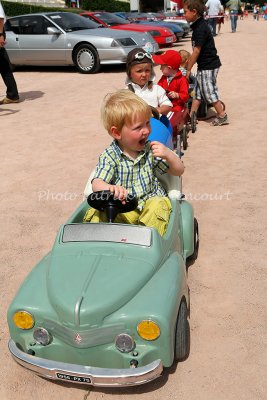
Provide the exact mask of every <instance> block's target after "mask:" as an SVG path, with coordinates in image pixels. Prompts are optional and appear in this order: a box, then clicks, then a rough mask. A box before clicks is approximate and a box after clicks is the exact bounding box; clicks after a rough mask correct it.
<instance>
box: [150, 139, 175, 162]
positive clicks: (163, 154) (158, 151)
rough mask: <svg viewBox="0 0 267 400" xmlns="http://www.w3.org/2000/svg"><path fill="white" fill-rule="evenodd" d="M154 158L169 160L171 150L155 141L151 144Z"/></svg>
mask: <svg viewBox="0 0 267 400" xmlns="http://www.w3.org/2000/svg"><path fill="white" fill-rule="evenodd" d="M150 147H151V150H152V154H153V157H159V158H165V159H166V158H167V156H168V153H169V151H171V150H170V149H168V148H167V147H166V146H164V144H162V143H160V142H156V141H153V142H151V143H150Z"/></svg>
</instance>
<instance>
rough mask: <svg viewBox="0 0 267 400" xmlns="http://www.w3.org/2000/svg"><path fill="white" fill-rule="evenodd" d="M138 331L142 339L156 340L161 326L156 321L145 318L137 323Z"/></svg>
mask: <svg viewBox="0 0 267 400" xmlns="http://www.w3.org/2000/svg"><path fill="white" fill-rule="evenodd" d="M137 332H138V334H139V336H141V338H142V339H145V340H156V339H157V338H158V337H159V336H160V327H159V326H158V325H157V324H156V322H154V321H151V320H144V321H141V322H140V323H139V324H138V325H137Z"/></svg>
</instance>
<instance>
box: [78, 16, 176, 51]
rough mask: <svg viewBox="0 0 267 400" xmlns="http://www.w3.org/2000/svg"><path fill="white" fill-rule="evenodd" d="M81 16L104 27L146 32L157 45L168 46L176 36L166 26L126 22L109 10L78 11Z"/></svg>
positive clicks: (174, 40)
mask: <svg viewBox="0 0 267 400" xmlns="http://www.w3.org/2000/svg"><path fill="white" fill-rule="evenodd" d="M80 15H82V16H83V17H86V18H90V19H91V20H92V21H95V22H97V23H99V24H101V25H103V26H104V27H105V28H112V29H120V30H127V31H137V32H148V33H150V35H151V36H153V38H154V39H155V41H156V42H157V43H158V44H159V46H168V45H170V46H171V45H172V43H174V42H176V36H175V35H174V33H173V31H172V30H170V29H168V28H163V27H161V26H152V25H144V24H142V25H141V24H138V23H136V24H135V23H131V22H128V21H127V20H126V19H124V18H121V17H118V16H117V15H114V14H112V13H109V12H104V11H99V12H97V11H95V12H90V11H84V12H82V13H80Z"/></svg>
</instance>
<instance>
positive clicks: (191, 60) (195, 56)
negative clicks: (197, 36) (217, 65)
mask: <svg viewBox="0 0 267 400" xmlns="http://www.w3.org/2000/svg"><path fill="white" fill-rule="evenodd" d="M200 51H201V46H196V47H194V50H193V52H192V54H191V57H190V58H189V60H188V64H187V73H186V78H187V79H189V76H190V73H191V69H192V68H193V65H194V64H195V63H196V61H197V59H198V56H199V54H200Z"/></svg>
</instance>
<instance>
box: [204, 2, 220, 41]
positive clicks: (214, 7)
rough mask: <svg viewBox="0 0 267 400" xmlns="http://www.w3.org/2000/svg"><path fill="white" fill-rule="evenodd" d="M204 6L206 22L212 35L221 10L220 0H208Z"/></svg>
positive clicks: (214, 32)
mask: <svg viewBox="0 0 267 400" xmlns="http://www.w3.org/2000/svg"><path fill="white" fill-rule="evenodd" d="M205 6H206V8H207V10H208V14H207V15H208V24H209V26H210V28H211V31H212V34H213V36H216V35H217V33H216V25H217V19H218V15H219V14H220V12H221V10H222V5H221V2H220V0H208V1H207V2H206V4H205Z"/></svg>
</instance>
